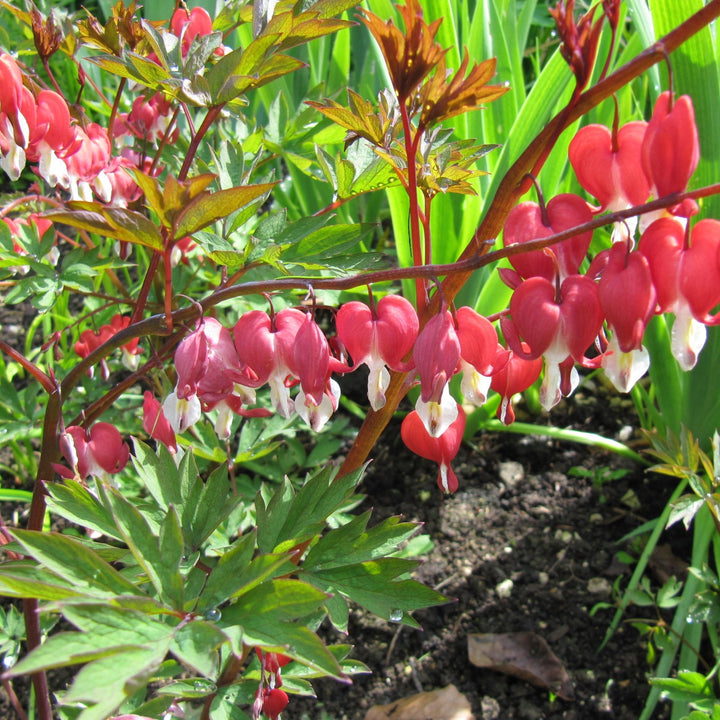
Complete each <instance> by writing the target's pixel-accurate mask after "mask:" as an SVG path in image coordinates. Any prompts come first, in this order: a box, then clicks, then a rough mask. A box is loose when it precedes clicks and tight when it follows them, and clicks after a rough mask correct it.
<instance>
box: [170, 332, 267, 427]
mask: <svg viewBox="0 0 720 720" xmlns="http://www.w3.org/2000/svg"><path fill="white" fill-rule="evenodd" d="M175 369H176V371H177V383H176V386H175V390H174V391H173V392H172V393H170V395H168V397H167V398H165V402H164V403H163V410H164V412H165V416H166V417H167V419H168V420H169V421H170V425H171V426H172V428H173V430H174V431H175V432H176V433H182V432H184V431H185V430H186V429H187V428H188V427H189V426H190V425H192V424H194V423H195V422H197V421H198V420H199V419H200V416H201V410H202V409H203V408H204V409H205V410H209V409H211V408H213V407H215V406H216V405H217V404H218V403H220V402H222V401H228V400H229V399H230V398H232V397H237V398H239V399H240V402H246V403H250V402H254V400H255V396H254V390H253V389H252V388H255V387H257V386H258V385H259V384H261V383H260V382H259V381H258V380H257V377H256V376H255V375H254V373H252V372H251V371H248V369H247V367H245V366H244V365H243V364H242V363H241V361H240V358H239V357H238V354H237V351H236V350H235V345H234V343H233V339H232V336H231V335H230V331H229V330H228V329H227V328H226V327H224V326H223V325H222V324H221V323H220V322H218V321H217V320H216V319H215V318H203V319H202V320H201V321H200V322H199V323H198V326H197V328H196V329H195V330H194V331H193V332H191V333H190V334H189V335H188V336H187V337H185V338H183V340H182V342H181V343H180V344H179V345H178V347H177V350H176V351H175Z"/></svg>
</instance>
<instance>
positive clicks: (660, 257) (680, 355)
mask: <svg viewBox="0 0 720 720" xmlns="http://www.w3.org/2000/svg"><path fill="white" fill-rule="evenodd" d="M689 240H690V242H689V244H687V245H686V230H685V227H684V226H683V224H682V223H681V222H679V221H678V220H676V219H674V218H669V217H664V218H660V219H658V220H656V221H655V222H654V223H652V225H650V226H649V227H648V228H647V229H646V230H645V232H644V233H643V235H642V237H641V238H640V243H639V245H638V250H639V251H640V252H641V253H642V254H643V255H644V256H645V257H646V258H647V261H648V263H649V266H650V272H651V275H652V281H653V285H654V287H655V290H656V293H657V304H658V312H672V313H674V314H675V321H674V323H673V327H672V338H671V348H672V353H673V355H674V356H675V359H676V360H677V361H678V363H679V365H680V367H681V368H682V369H683V370H691V369H692V368H693V367H695V364H696V362H697V358H698V355H699V353H700V351H701V350H702V348H703V346H704V345H705V340H706V338H707V330H706V328H705V326H706V325H715V324H718V317H720V316H718V315H715V316H713V315H711V314H710V312H711V311H712V309H713V308H715V307H716V306H717V305H718V304H720V222H718V221H717V220H701V221H700V222H699V223H697V225H695V227H694V228H693V229H692V232H691V234H690V235H689Z"/></svg>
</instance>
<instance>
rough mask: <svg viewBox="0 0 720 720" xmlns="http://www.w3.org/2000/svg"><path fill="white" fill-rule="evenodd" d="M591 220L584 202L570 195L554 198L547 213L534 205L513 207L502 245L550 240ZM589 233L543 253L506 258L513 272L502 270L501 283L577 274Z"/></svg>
mask: <svg viewBox="0 0 720 720" xmlns="http://www.w3.org/2000/svg"><path fill="white" fill-rule="evenodd" d="M590 220H592V213H591V212H590V208H588V206H587V203H586V202H585V201H584V200H583V199H582V198H581V197H580V196H579V195H573V194H571V193H566V194H563V195H557V196H555V197H554V198H552V199H551V200H550V202H549V203H548V204H547V209H546V213H545V214H543V211H542V208H541V207H540V206H539V205H538V204H537V203H533V202H524V203H520V204H519V205H516V206H515V207H514V208H513V209H512V210H511V211H510V214H509V215H508V219H507V221H506V223H505V229H504V231H503V245H504V246H505V247H508V246H510V245H515V244H518V243H520V244H522V243H527V242H530V241H531V240H540V239H542V238H546V237H550V236H551V235H555V234H556V233H559V232H562V231H563V230H569V229H570V228H573V227H577V226H578V225H582V224H583V223H586V222H589V221H590ZM591 240H592V231H587V232H584V233H581V234H579V235H575V236H573V237H571V238H568V239H567V240H563V241H562V242H560V243H556V244H555V245H553V246H552V247H550V248H545V249H544V250H531V251H529V252H521V253H518V254H516V255H511V256H510V257H509V258H508V259H509V260H510V264H511V265H512V266H513V268H515V271H516V272H514V273H513V272H512V271H511V270H507V269H504V270H503V271H501V277H502V279H503V281H504V282H505V283H506V284H507V285H509V286H510V287H513V288H514V287H516V286H517V285H518V284H519V283H520V280H521V279H526V278H529V277H534V276H539V277H544V278H545V279H546V280H550V281H551V282H552V281H554V280H555V276H556V275H557V274H558V273H559V274H560V279H561V280H562V279H564V278H566V277H567V276H568V275H576V274H577V273H578V270H579V268H580V263H582V261H583V260H584V259H585V255H586V254H587V251H588V248H589V247H590V241H591Z"/></svg>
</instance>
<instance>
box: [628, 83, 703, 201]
mask: <svg viewBox="0 0 720 720" xmlns="http://www.w3.org/2000/svg"><path fill="white" fill-rule="evenodd" d="M699 159H700V144H699V142H698V132H697V125H696V124H695V110H694V109H693V104H692V100H691V99H690V97H689V96H688V95H682V96H681V97H679V98H677V99H675V100H674V101H673V100H672V97H671V94H670V92H667V91H666V92H664V93H662V95H660V97H659V98H658V99H657V102H656V103H655V108H654V109H653V115H652V118H651V119H650V122H649V123H648V126H647V130H646V131H645V137H644V139H643V145H642V164H643V168H644V170H645V174H646V175H647V177H648V179H649V180H650V182H651V184H652V186H653V187H654V189H655V194H656V196H657V197H664V196H665V195H670V194H671V193H676V192H684V191H685V188H686V187H687V184H688V182H689V180H690V177H691V176H692V174H693V173H694V172H695V168H696V167H697V164H698V161H699Z"/></svg>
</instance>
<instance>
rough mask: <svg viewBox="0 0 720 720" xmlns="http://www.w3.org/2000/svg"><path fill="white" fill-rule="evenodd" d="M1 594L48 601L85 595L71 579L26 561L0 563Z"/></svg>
mask: <svg viewBox="0 0 720 720" xmlns="http://www.w3.org/2000/svg"><path fill="white" fill-rule="evenodd" d="M0 594H2V595H5V596H7V597H16V598H36V599H38V600H47V601H59V600H65V599H67V598H80V597H84V594H83V593H82V592H80V591H78V589H77V587H75V586H74V584H73V583H72V582H71V581H68V580H64V579H62V578H61V577H57V576H55V575H53V574H52V573H49V572H48V571H47V570H45V569H43V568H41V567H39V566H37V565H31V564H29V563H26V562H7V563H3V564H2V565H0Z"/></svg>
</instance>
